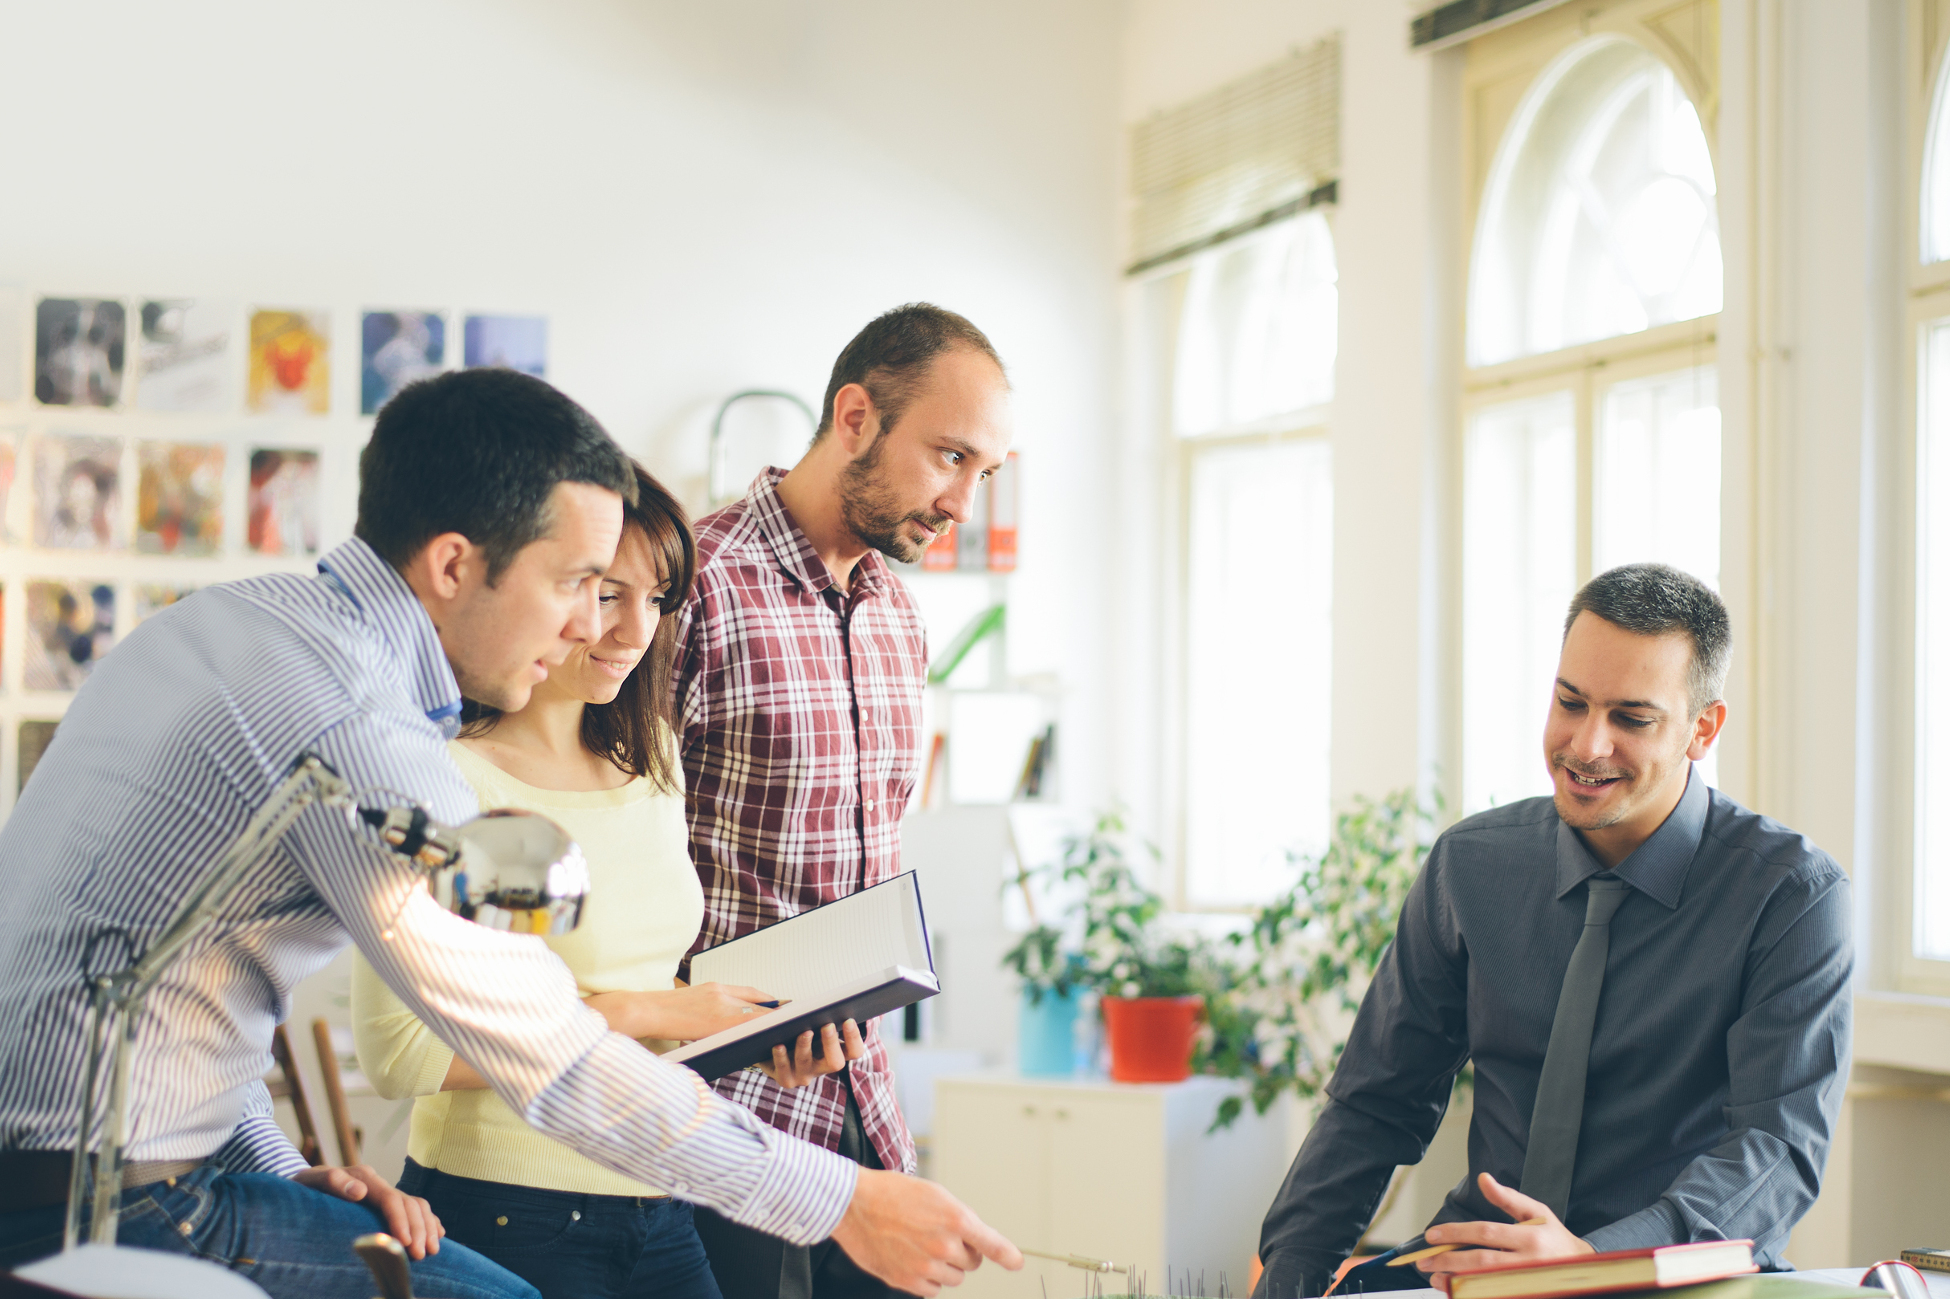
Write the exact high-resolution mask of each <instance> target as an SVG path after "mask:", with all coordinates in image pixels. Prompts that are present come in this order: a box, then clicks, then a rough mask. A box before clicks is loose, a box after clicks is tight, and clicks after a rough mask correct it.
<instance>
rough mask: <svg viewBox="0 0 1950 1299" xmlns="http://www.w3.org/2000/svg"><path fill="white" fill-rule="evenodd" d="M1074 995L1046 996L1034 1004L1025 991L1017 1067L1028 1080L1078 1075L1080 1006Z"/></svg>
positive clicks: (1018, 1027) (1017, 1046) (1017, 1031)
mask: <svg viewBox="0 0 1950 1299" xmlns="http://www.w3.org/2000/svg"><path fill="white" fill-rule="evenodd" d="M1078 999H1079V998H1078V995H1077V994H1076V993H1074V992H1072V993H1070V994H1068V995H1067V996H1061V997H1059V996H1057V995H1056V994H1055V993H1053V992H1045V993H1044V994H1043V995H1042V999H1041V1000H1039V1001H1032V1000H1031V999H1030V995H1029V990H1028V989H1027V988H1025V989H1023V993H1022V1014H1021V1016H1020V1017H1019V1018H1018V1020H1017V1026H1016V1059H1017V1064H1016V1067H1017V1069H1018V1070H1020V1071H1021V1073H1022V1075H1023V1076H1024V1077H1026V1078H1068V1077H1069V1076H1070V1075H1072V1074H1074V1073H1075V1072H1076V1071H1077V1002H1078Z"/></svg>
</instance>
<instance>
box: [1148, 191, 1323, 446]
mask: <svg viewBox="0 0 1950 1299" xmlns="http://www.w3.org/2000/svg"><path fill="white" fill-rule="evenodd" d="M1336 280H1337V275H1336V272H1335V269H1334V236H1333V234H1332V232H1331V231H1330V230H1329V229H1328V227H1327V218H1326V216H1324V215H1323V214H1321V213H1319V212H1309V213H1306V214H1304V215H1302V216H1299V217H1296V218H1294V219H1292V220H1290V221H1281V222H1279V223H1278V224H1276V225H1273V226H1269V227H1268V228H1267V229H1265V230H1264V231H1261V232H1260V233H1258V234H1256V235H1253V236H1250V237H1248V238H1245V239H1241V240H1239V241H1237V242H1236V243H1233V244H1229V245H1227V246H1225V247H1223V248H1219V249H1215V250H1213V251H1212V252H1210V253H1208V254H1206V255H1205V256H1203V257H1200V258H1198V259H1197V260H1196V261H1194V262H1193V263H1192V266H1191V270H1190V274H1189V276H1188V277H1187V280H1186V284H1185V307H1184V314H1183V316H1182V318H1181V324H1180V326H1179V342H1178V358H1177V359H1178V367H1177V368H1178V374H1177V381H1176V383H1175V384H1174V385H1173V405H1174V410H1173V412H1172V422H1173V423H1174V424H1175V425H1176V426H1177V429H1178V434H1179V436H1180V437H1200V436H1204V435H1206V434H1210V433H1217V432H1222V431H1238V430H1241V429H1249V428H1253V427H1255V426H1257V425H1259V424H1261V423H1263V422H1264V421H1266V420H1268V419H1273V420H1284V419H1286V418H1288V417H1290V416H1291V415H1292V414H1293V412H1295V411H1301V410H1307V409H1309V408H1311V407H1315V406H1324V405H1326V404H1327V403H1328V402H1329V401H1331V400H1333V397H1334V360H1335V351H1336V339H1337V331H1338V328H1339V320H1340V292H1339V288H1338V285H1337V283H1336Z"/></svg>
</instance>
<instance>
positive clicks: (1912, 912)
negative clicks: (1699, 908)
mask: <svg viewBox="0 0 1950 1299" xmlns="http://www.w3.org/2000/svg"><path fill="white" fill-rule="evenodd" d="M1908 18H1909V36H1910V40H1909V42H1908V43H1907V46H1906V48H1907V49H1908V50H1910V51H1913V52H1914V54H1915V57H1913V58H1909V59H1905V60H1904V76H1905V79H1906V81H1907V82H1908V85H1907V86H1906V90H1907V92H1908V98H1909V119H1910V120H1909V125H1910V136H1909V140H1910V147H1909V149H1908V154H1909V160H1908V177H1907V179H1908V181H1909V186H1908V193H1907V194H1906V196H1905V197H1906V199H1907V202H1906V204H1905V207H1906V209H1907V225H1906V230H1905V234H1906V239H1905V242H1904V247H1905V248H1906V250H1907V254H1906V257H1905V262H1906V265H1907V266H1908V268H1909V270H1908V277H1907V280H1908V283H1907V285H1906V293H1905V297H1906V299H1907V302H1906V304H1905V322H1904V323H1905V326H1906V328H1907V331H1908V333H1907V336H1908V338H1909V339H1910V346H1909V347H1907V348H1905V349H1904V373H1903V382H1904V390H1905V391H1906V392H1907V393H1908V394H1909V399H1908V401H1907V402H1906V403H1905V408H1906V413H1907V418H1906V419H1905V421H1904V427H1903V429H1902V431H1901V434H1900V436H1901V438H1902V446H1901V450H1900V452H1899V454H1900V455H1901V456H1902V457H1903V459H1902V463H1903V464H1904V466H1905V468H1906V469H1907V471H1908V472H1907V474H1905V475H1899V476H1898V482H1899V486H1898V487H1897V489H1896V490H1895V491H1893V492H1891V493H1890V494H1889V496H1888V497H1887V498H1886V499H1885V501H1884V505H1885V506H1886V508H1888V509H1890V510H1891V512H1892V513H1893V514H1894V515H1895V523H1896V528H1897V531H1898V535H1900V536H1901V537H1903V538H1904V539H1905V542H1904V544H1901V545H1898V546H1897V547H1895V548H1894V550H1893V553H1892V554H1891V555H1890V557H1889V558H1890V563H1891V565H1892V567H1893V568H1894V569H1895V570H1896V571H1895V572H1893V573H1892V575H1891V576H1892V578H1893V579H1894V580H1895V581H1896V582H1898V583H1900V585H1899V586H1898V587H1897V588H1896V589H1898V590H1900V591H1901V592H1903V593H1904V597H1905V598H1901V599H1897V600H1895V601H1893V602H1892V608H1893V611H1894V612H1893V616H1892V620H1891V621H1892V626H1891V628H1890V630H1891V633H1892V636H1891V641H1892V643H1891V654H1890V657H1891V660H1892V663H1891V666H1892V668H1893V670H1894V671H1895V673H1896V680H1897V682H1898V683H1899V684H1898V685H1897V686H1896V689H1895V690H1894V691H1893V692H1892V696H1893V698H1894V699H1896V700H1899V701H1905V702H1906V704H1907V706H1906V707H1897V708H1892V709H1890V710H1889V717H1888V718H1887V724H1888V726H1889V734H1888V741H1889V743H1890V746H1891V749H1892V751H1893V752H1894V753H1895V754H1897V755H1900V756H1899V757H1897V758H1896V759H1895V760H1894V761H1893V762H1892V764H1891V765H1892V769H1893V770H1894V771H1896V772H1898V773H1900V775H1899V777H1898V779H1897V780H1896V781H1894V782H1893V784H1894V786H1895V787H1894V788H1893V789H1891V790H1889V791H1888V798H1889V807H1890V811H1891V812H1892V813H1893V815H1891V816H1890V818H1889V825H1888V829H1887V840H1886V842H1887V845H1888V856H1887V861H1888V862H1889V880H1888V888H1887V890H1886V893H1885V896H1884V897H1883V898H1882V899H1880V900H1879V899H1878V898H1877V891H1875V890H1872V891H1871V893H1870V899H1871V906H1872V908H1873V913H1872V915H1871V917H1870V923H1871V925H1872V926H1873V927H1874V928H1875V929H1877V930H1879V931H1880V936H1881V938H1882V939H1883V943H1884V946H1885V949H1886V950H1887V951H1889V952H1892V953H1894V954H1895V956H1894V959H1893V960H1891V961H1889V962H1887V964H1886V965H1883V966H1882V968H1879V969H1874V970H1872V971H1871V975H1872V977H1873V978H1874V979H1875V981H1876V982H1878V983H1880V984H1883V986H1888V984H1890V983H1893V984H1894V987H1895V990H1896V991H1898V992H1907V993H1917V994H1922V995H1925V996H1936V997H1950V961H1940V960H1932V959H1929V958H1927V957H1923V956H1918V955H1917V954H1916V921H1917V916H1916V894H1917V888H1918V885H1919V884H1920V882H1921V866H1922V862H1921V861H1920V854H1921V852H1922V849H1923V847H1924V844H1925V842H1926V841H1925V839H1924V836H1923V833H1922V830H1923V818H1924V817H1926V816H1928V815H1929V809H1928V808H1927V807H1926V806H1924V804H1923V800H1922V799H1921V798H1919V797H1918V793H1919V790H1918V782H1919V780H1920V779H1921V778H1922V775H1923V752H1922V744H1923V742H1924V739H1925V736H1924V734H1923V732H1922V728H1921V727H1919V726H1918V725H1917V709H1918V706H1919V705H1920V704H1921V702H1922V695H1921V692H1920V691H1919V689H1918V680H1917V674H1918V673H1919V672H1920V671H1921V670H1922V666H1923V659H1922V656H1921V649H1922V643H1921V641H1922V634H1923V618H1922V607H1921V595H1922V592H1921V589H1920V585H1919V584H1920V580H1921V577H1922V570H1921V565H1920V564H1919V563H1918V555H1917V547H1918V546H1919V544H1920V543H1921V541H1922V539H1923V533H1922V527H1921V524H1922V520H1921V518H1920V514H1919V511H1920V507H1921V500H1920V494H1921V476H1920V474H1918V472H1917V470H1918V469H1919V468H1920V467H1921V459H1920V457H1921V454H1922V450H1923V446H1922V438H1923V411H1924V400H1925V395H1924V382H1925V373H1926V372H1925V369H1924V366H1925V363H1926V359H1927V357H1926V353H1927V349H1928V345H1929V332H1930V330H1931V328H1932V327H1933V326H1936V325H1938V324H1950V260H1945V261H1940V262H1925V261H1924V260H1923V246H1922V235H1923V187H1924V184H1925V183H1926V181H1927V180H1928V176H1927V174H1926V171H1925V168H1926V167H1927V165H1928V162H1929V152H1930V147H1931V141H1930V137H1929V131H1930V124H1931V118H1932V116H1933V111H1934V109H1935V107H1936V101H1937V96H1938V95H1939V93H1943V94H1950V86H1943V87H1942V89H1941V90H1940V89H1939V86H1940V84H1941V83H1942V80H1943V75H1944V71H1945V53H1946V49H1950V0H1911V3H1910V5H1909V15H1908ZM1936 147H1937V148H1938V149H1941V150H1944V151H1945V152H1946V156H1945V162H1946V165H1950V139H1944V140H1939V141H1937V142H1936ZM1946 399H1950V395H1946ZM1943 523H1944V525H1945V526H1950V519H1945V520H1944V521H1943ZM1945 684H1946V685H1950V683H1945ZM1946 830H1950V827H1946ZM1878 901H1880V902H1881V905H1877V902H1878Z"/></svg>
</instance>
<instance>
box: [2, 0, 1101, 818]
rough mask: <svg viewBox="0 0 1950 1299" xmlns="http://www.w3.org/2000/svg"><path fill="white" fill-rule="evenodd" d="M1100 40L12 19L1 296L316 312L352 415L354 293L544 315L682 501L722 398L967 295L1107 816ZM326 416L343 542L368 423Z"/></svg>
mask: <svg viewBox="0 0 1950 1299" xmlns="http://www.w3.org/2000/svg"><path fill="white" fill-rule="evenodd" d="M1112 19H1113V13H1112V8H1111V5H1110V4H1109V0H1085V2H1080V3H1074V4H1065V5H1062V6H1055V7H1051V6H1043V5H1036V4H1031V3H1027V2H1025V0H1004V2H1003V3H995V4H984V5H981V6H946V5H926V6H916V5H909V4H901V3H895V2H894V0H841V2H839V3H828V4H821V5H818V6H807V5H803V4H797V3H790V2H788V0H728V2H725V3H716V4H712V5H694V4H686V3H675V2H671V3H621V2H616V3H605V2H602V0H568V2H566V3H557V4H549V5H535V4H523V3H509V2H506V0H485V2H478V3H467V4H462V3H454V2H450V0H405V2H389V3H379V2H378V0H347V2H346V3H338V4H332V5H326V6H309V7H304V6H300V7H288V6H287V7H283V8H279V7H275V6H274V7H271V8H268V9H267V8H265V7H264V6H262V5H252V4H246V3H241V2H233V0H204V2H203V3H199V4H197V5H194V6H156V5H147V4H141V3H133V2H130V3H111V4H105V5H91V6H85V7H75V6H61V5H40V4H34V3H29V2H28V0H0V157H4V158H6V160H7V161H6V164H5V167H4V170H0V283H5V282H9V281H12V282H17V283H22V284H24V285H26V286H27V287H28V288H30V289H45V290H51V291H56V292H77V291H78V292H99V293H111V294H136V293H170V294H201V295H211V296H228V297H233V298H237V299H241V300H243V301H246V302H255V303H261V304H265V305H281V304H301V305H329V306H332V307H334V308H336V312H337V330H338V337H337V351H338V357H337V373H338V381H337V385H336V386H337V389H338V393H337V396H338V401H337V406H338V409H340V410H346V409H348V408H349V407H348V403H349V402H350V401H351V400H352V393H353V391H354V389H353V387H352V384H353V381H354V370H355V366H356V355H350V356H349V355H348V354H349V353H354V354H355V353H356V332H355V331H356V326H357V321H356V313H357V311H358V309H359V308H361V307H362V306H395V307H460V308H477V309H478V308H489V309H499V310H508V311H517V312H539V313H543V314H546V315H547V316H548V317H549V324H550V349H551V356H550V374H549V377H550V378H551V379H552V380H554V381H555V382H557V383H558V384H559V385H561V386H562V387H563V388H564V389H566V390H567V391H568V392H569V393H570V394H571V395H573V396H574V397H576V398H577V399H578V400H580V401H582V402H583V403H584V404H585V405H587V406H588V407H589V408H590V409H591V410H592V411H593V412H594V413H595V414H596V415H597V416H598V418H600V419H601V420H603V422H604V423H605V424H606V425H607V426H608V427H609V429H610V430H611V431H612V432H613V433H614V434H615V435H616V436H617V437H618V439H619V440H621V441H622V442H623V443H624V445H625V446H627V447H629V448H630V449H632V450H634V451H638V452H640V453H643V454H645V455H646V456H647V458H648V460H649V462H650V463H651V465H652V467H653V468H654V469H656V470H657V471H658V472H660V473H663V474H665V475H667V476H669V477H670V478H671V479H672V480H673V485H676V486H680V487H681V488H683V489H684V491H685V493H686V495H687V496H689V497H690V498H692V499H693V500H694V501H701V499H702V489H703V481H702V479H703V472H704V452H703V436H704V433H703V428H704V424H705V422H707V421H708V413H709V410H710V408H712V407H714V406H715V405H716V403H717V401H718V400H719V399H720V398H721V397H722V396H724V395H725V394H727V393H728V392H730V391H732V390H733V389H736V388H739V387H745V386H751V385H755V384H757V385H768V386H784V387H788V388H791V389H793V390H795V391H798V392H800V393H802V394H804V395H805V396H806V397H807V398H808V399H809V400H811V401H813V402H815V403H816V402H817V401H818V399H819V395H820V393H821V391H822V389H823V387H824V384H825V379H826V374H827V371H828V369H829V368H830V367H831V364H832V360H833V357H834V356H835V355H836V354H837V353H838V351H839V349H840V347H841V346H842V345H843V344H844V343H845V342H846V340H847V339H848V338H849V337H851V336H852V334H853V333H854V332H855V331H856V330H857V329H858V328H859V327H860V326H861V325H863V324H864V323H865V322H866V321H867V320H868V319H869V318H871V317H872V316H873V315H874V314H876V313H878V312H879V311H882V310H884V309H886V308H887V307H890V306H893V305H895V304H897V303H900V302H904V301H908V300H912V299H918V298H926V299H930V300H933V301H937V302H940V303H943V304H944V305H947V306H950V307H953V308H955V309H957V310H959V311H962V312H964V313H965V314H967V315H969V316H970V317H971V318H972V319H974V320H975V321H976V322H977V323H978V324H979V325H981V326H982V327H983V328H984V329H985V330H987V331H988V332H989V334H990V335H991V337H992V338H993V339H994V341H995V343H996V345H997V347H998V348H999V350H1000V351H1001V353H1002V355H1003V356H1004V358H1005V359H1006V360H1007V361H1008V362H1009V364H1010V366H1011V370H1012V374H1013V376H1014V379H1015V383H1016V388H1017V392H1018V402H1017V411H1018V420H1019V427H1020V437H1019V440H1018V446H1019V447H1020V449H1021V450H1022V451H1023V459H1024V462H1025V467H1026V471H1025V474H1024V494H1025V502H1024V513H1025V524H1024V528H1023V538H1022V556H1023V571H1022V572H1021V574H1020V575H1019V576H1018V577H1016V578H1015V579H1013V591H1012V599H1013V601H1014V602H1015V604H1016V606H1017V611H1018V616H1017V618H1016V619H1015V620H1014V622H1015V630H1016V634H1015V636H1014V637H1013V638H1012V644H1011V653H1012V657H1013V658H1014V659H1015V664H1014V666H1015V667H1016V668H1017V670H1019V671H1024V672H1035V671H1053V672H1061V673H1062V674H1063V676H1064V679H1065V682H1066V685H1067V688H1068V691H1069V693H1068V695H1067V697H1066V711H1065V716H1064V721H1065V728H1064V729H1065V731H1066V732H1067V734H1068V738H1069V740H1070V741H1071V742H1070V743H1068V744H1066V746H1065V750H1064V752H1065V754H1066V755H1067V757H1066V759H1065V760H1066V761H1067V762H1068V763H1069V764H1070V770H1068V771H1066V773H1065V776H1066V787H1067V788H1070V789H1072V790H1078V791H1079V792H1080V793H1082V794H1083V795H1084V796H1086V797H1090V796H1095V795H1099V794H1101V791H1102V789H1103V782H1102V779H1101V777H1100V776H1099V775H1098V774H1097V773H1096V768H1097V765H1098V764H1096V763H1095V762H1094V761H1093V760H1092V758H1091V755H1093V754H1095V753H1097V752H1100V751H1101V741H1100V739H1099V738H1098V737H1097V732H1098V731H1099V730H1100V729H1101V727H1102V724H1103V723H1102V718H1103V716H1104V713H1105V704H1104V701H1103V699H1102V698H1101V691H1100V690H1099V687H1098V684H1097V674H1095V673H1093V672H1089V671H1077V670H1075V665H1078V664H1089V663H1092V662H1095V661H1096V660H1097V659H1098V658H1099V657H1100V656H1101V654H1102V653H1103V647H1102V644H1101V641H1100V635H1099V631H1098V626H1099V622H1100V619H1099V617H1098V616H1097V604H1096V596H1095V594H1094V593H1095V591H1096V589H1097V586H1098V584H1097V583H1095V582H1093V581H1091V580H1090V576H1089V575H1090V574H1091V573H1092V572H1093V571H1094V570H1096V569H1097V568H1099V567H1100V566H1101V565H1102V564H1103V563H1104V557H1105V555H1106V552H1107V549H1108V546H1107V542H1106V540H1105V535H1104V534H1105V529H1104V526H1103V517H1104V502H1103V500H1102V497H1101V496H1100V495H1099V494H1097V493H1092V492H1090V491H1088V490H1085V491H1074V490H1060V485H1074V484H1088V483H1089V482H1090V481H1091V480H1092V478H1093V476H1094V475H1095V474H1097V473H1098V472H1099V471H1100V468H1101V466H1102V464H1103V462H1104V460H1105V458H1106V456H1107V451H1108V442H1107V438H1108V418H1107V412H1106V411H1105V409H1104V402H1103V395H1104V394H1105V393H1106V392H1107V391H1108V388H1109V383H1108V376H1109V372H1110V367H1111V365H1112V361H1113V348H1114V343H1115V337H1114V323H1115V314H1114V281H1113V280H1112V278H1111V277H1110V274H1109V268H1110V267H1111V266H1112V263H1113V256H1114V250H1113V246H1112V239H1113V236H1114V230H1115V218H1114V209H1113V203H1114V186H1113V179H1112V158H1113V150H1112V146H1111V141H1112V140H1113V138H1114V135H1115V109H1114V103H1115V73H1116V70H1115V49H1114V29H1113V26H1112ZM700 412H702V415H700ZM5 422H6V412H5V411H4V410H0V424H4V423H5ZM232 422H233V423H234V422H235V421H232ZM321 427H324V426H321ZM327 432H328V440H329V441H330V443H331V444H332V445H333V446H334V447H335V450H336V452H337V456H336V459H337V462H338V464H339V465H340V467H341V468H342V469H343V470H344V472H342V473H341V474H340V475H339V480H340V493H339V496H338V498H337V504H336V508H335V509H334V510H333V512H332V514H331V519H330V521H331V526H332V533H333V535H332V536H331V537H329V538H328V541H331V540H336V539H337V538H338V537H340V536H343V535H344V534H345V532H346V531H347V530H349V527H350V523H351V511H350V503H349V495H348V493H349V491H350V485H351V474H350V471H349V466H350V460H351V456H352V455H353V454H354V453H355V452H356V448H357V446H358V444H359V442H360V441H362V440H363V436H364V431H363V425H362V424H359V423H354V422H351V421H341V420H333V421H331V422H330V424H329V428H328V429H327ZM953 630H954V629H953V628H947V629H941V630H940V635H942V636H944V637H945V636H946V635H947V634H949V633H952V631H953Z"/></svg>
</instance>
